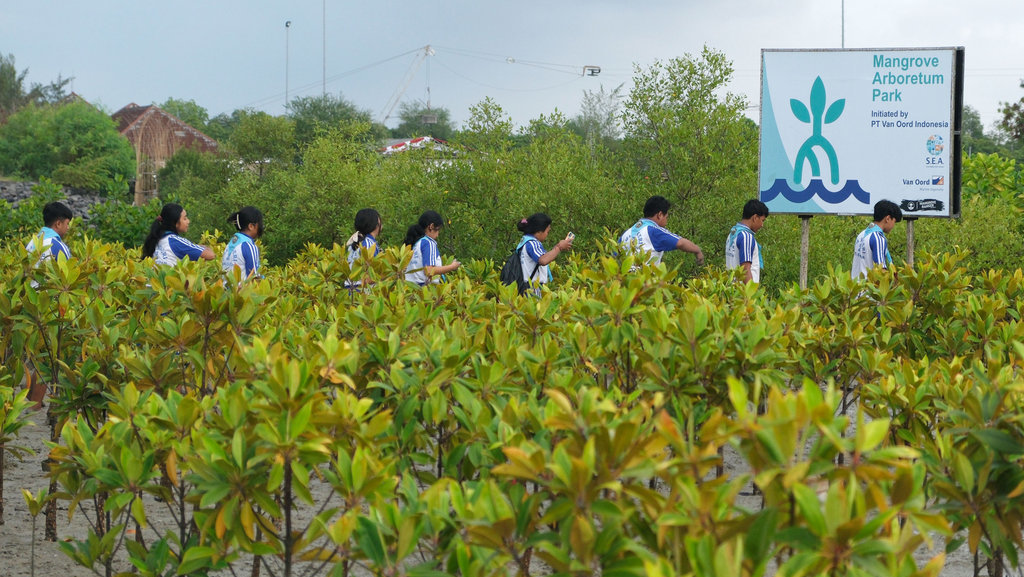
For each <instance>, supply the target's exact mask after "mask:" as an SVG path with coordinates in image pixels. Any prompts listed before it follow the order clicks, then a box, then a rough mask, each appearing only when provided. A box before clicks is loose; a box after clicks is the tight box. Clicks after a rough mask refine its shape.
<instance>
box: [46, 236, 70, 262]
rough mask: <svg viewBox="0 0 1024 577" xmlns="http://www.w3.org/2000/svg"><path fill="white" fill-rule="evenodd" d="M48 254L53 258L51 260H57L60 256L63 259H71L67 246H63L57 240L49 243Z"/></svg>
mask: <svg viewBox="0 0 1024 577" xmlns="http://www.w3.org/2000/svg"><path fill="white" fill-rule="evenodd" d="M50 254H51V255H52V256H53V258H57V257H59V256H60V255H62V254H63V255H64V258H65V259H69V258H71V251H70V250H68V247H67V245H65V244H64V243H63V242H61V241H59V240H57V239H53V241H52V242H51V243H50Z"/></svg>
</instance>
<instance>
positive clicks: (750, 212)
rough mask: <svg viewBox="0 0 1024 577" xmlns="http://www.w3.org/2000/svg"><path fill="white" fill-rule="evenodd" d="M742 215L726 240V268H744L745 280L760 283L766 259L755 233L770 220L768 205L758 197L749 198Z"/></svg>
mask: <svg viewBox="0 0 1024 577" xmlns="http://www.w3.org/2000/svg"><path fill="white" fill-rule="evenodd" d="M742 216H743V219H742V220H740V221H739V222H738V223H736V226H734V227H732V230H730V231H729V238H728V239H726V241H725V268H726V269H728V270H733V269H736V268H742V269H743V280H744V281H745V282H755V283H760V282H761V269H762V268H764V261H763V260H762V259H761V246H760V245H758V244H757V239H755V238H754V235H755V234H756V233H757V231H759V230H761V227H762V226H764V221H766V220H768V206H767V205H765V203H763V202H761V201H760V200H757V199H756V198H754V199H751V200H748V201H747V204H745V205H744V206H743V215H742Z"/></svg>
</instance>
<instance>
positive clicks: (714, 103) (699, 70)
mask: <svg viewBox="0 0 1024 577" xmlns="http://www.w3.org/2000/svg"><path fill="white" fill-rule="evenodd" d="M732 72H733V68H732V63H731V62H730V61H729V60H728V59H726V57H725V55H724V54H723V53H721V52H718V51H715V50H712V49H710V48H707V47H705V48H704V50H703V51H702V52H701V54H700V55H699V56H692V55H689V54H687V55H685V56H683V57H682V58H673V59H671V60H669V61H667V62H662V61H657V62H655V63H654V64H652V65H651V66H650V68H647V69H646V70H645V69H641V68H640V67H639V66H638V67H636V68H635V74H634V78H633V89H632V90H631V91H630V94H629V99H628V101H627V102H626V107H625V110H624V112H623V115H622V120H623V124H624V128H625V132H626V150H627V152H628V153H629V154H630V155H631V157H632V158H633V159H634V161H635V162H636V163H637V165H638V166H639V167H640V168H641V169H642V170H643V172H644V173H645V176H647V177H648V178H647V181H649V182H651V183H652V184H653V187H654V188H655V189H660V191H661V192H662V193H663V194H664V195H665V196H667V197H675V199H676V200H677V201H679V202H680V203H682V204H684V205H685V204H686V202H687V201H688V200H689V199H691V198H693V197H695V196H696V195H699V194H714V193H715V191H717V190H719V189H720V187H722V186H723V184H724V183H726V182H728V183H729V184H730V185H732V184H735V180H734V179H735V178H736V177H737V176H740V175H742V176H744V177H750V176H752V170H753V169H754V168H756V154H757V150H756V134H755V135H753V136H754V138H753V139H752V138H751V136H752V135H751V134H750V130H749V123H747V122H745V120H746V117H745V116H744V115H743V112H744V110H745V109H746V106H747V103H746V100H745V99H744V98H743V97H742V96H738V95H735V94H732V93H728V92H724V90H725V87H726V85H727V84H728V83H729V80H730V79H731V77H732ZM745 184H746V186H750V184H751V183H745Z"/></svg>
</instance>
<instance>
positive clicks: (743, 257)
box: [736, 231, 754, 264]
mask: <svg viewBox="0 0 1024 577" xmlns="http://www.w3.org/2000/svg"><path fill="white" fill-rule="evenodd" d="M753 240H754V237H753V236H752V235H751V234H750V233H749V232H746V231H741V232H740V233H739V234H738V235H736V252H737V253H739V258H740V264H743V263H745V262H754V242H753Z"/></svg>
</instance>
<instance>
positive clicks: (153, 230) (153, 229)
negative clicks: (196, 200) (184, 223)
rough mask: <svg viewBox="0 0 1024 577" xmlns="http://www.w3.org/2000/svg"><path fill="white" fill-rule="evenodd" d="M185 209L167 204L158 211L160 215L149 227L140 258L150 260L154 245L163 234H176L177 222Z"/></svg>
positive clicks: (171, 203)
mask: <svg viewBox="0 0 1024 577" xmlns="http://www.w3.org/2000/svg"><path fill="white" fill-rule="evenodd" d="M183 212H185V209H184V208H182V207H181V205H180V204H176V203H173V202H170V203H167V204H165V205H164V207H163V208H162V209H160V215H159V216H157V217H156V220H154V221H153V224H151V225H150V227H149V235H148V236H147V237H146V240H144V241H143V242H142V258H150V257H152V256H153V253H154V252H156V245H157V243H158V242H160V239H161V238H163V236H164V233H167V232H173V233H177V232H178V221H179V220H181V213H183Z"/></svg>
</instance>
